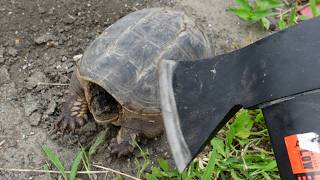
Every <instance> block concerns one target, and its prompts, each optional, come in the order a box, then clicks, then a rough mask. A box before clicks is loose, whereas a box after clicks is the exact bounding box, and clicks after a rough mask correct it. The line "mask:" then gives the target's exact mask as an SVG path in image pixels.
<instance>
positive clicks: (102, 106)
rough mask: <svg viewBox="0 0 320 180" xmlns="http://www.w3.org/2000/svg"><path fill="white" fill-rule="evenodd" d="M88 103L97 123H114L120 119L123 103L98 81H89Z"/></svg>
mask: <svg viewBox="0 0 320 180" xmlns="http://www.w3.org/2000/svg"><path fill="white" fill-rule="evenodd" d="M86 89H87V93H85V94H86V98H87V103H88V106H89V110H90V112H91V113H92V115H93V117H94V118H95V120H96V122H97V123H100V124H104V123H113V122H115V121H117V120H118V118H119V115H120V112H121V105H120V104H119V103H118V102H117V100H116V99H115V98H113V97H112V96H111V95H110V94H109V93H108V92H107V91H106V90H105V89H103V88H102V87H101V86H99V85H98V84H96V83H90V82H89V83H88V86H87V88H86Z"/></svg>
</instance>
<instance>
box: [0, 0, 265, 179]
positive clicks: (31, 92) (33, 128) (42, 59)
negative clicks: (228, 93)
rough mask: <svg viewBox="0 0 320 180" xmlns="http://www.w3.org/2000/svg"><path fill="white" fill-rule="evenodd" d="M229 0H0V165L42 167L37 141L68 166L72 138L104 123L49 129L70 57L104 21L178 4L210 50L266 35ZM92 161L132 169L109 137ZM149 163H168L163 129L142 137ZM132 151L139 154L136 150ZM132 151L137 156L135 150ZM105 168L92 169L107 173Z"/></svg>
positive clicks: (84, 137) (83, 140)
mask: <svg viewBox="0 0 320 180" xmlns="http://www.w3.org/2000/svg"><path fill="white" fill-rule="evenodd" d="M232 2H233V1H231V0H228V1H226V0H198V1H194V0H175V1H173V0H108V1H107V0H105V1H103V0H80V1H79V0H78V1H76V0H54V1H53V0H41V1H40V0H11V1H9V0H3V1H0V168H18V169H43V165H44V164H45V163H46V158H45V157H44V156H43V153H42V152H41V146H42V145H44V144H46V145H48V146H49V147H50V148H52V149H53V150H54V151H55V152H57V153H58V154H59V155H60V157H61V159H62V161H63V162H64V163H65V164H66V166H67V167H69V165H70V163H71V162H72V160H73V158H74V156H75V154H76V153H77V152H78V151H79V144H82V145H83V146H88V145H90V143H92V140H93V139H94V137H95V136H96V135H97V133H98V132H99V131H100V130H101V129H103V128H105V127H103V126H97V125H96V124H94V123H89V124H87V125H86V126H85V127H83V128H82V129H80V130H79V131H77V132H76V133H75V134H70V135H66V136H61V134H53V135H52V134H50V133H49V132H50V130H51V129H52V125H53V123H54V122H55V121H56V120H57V117H58V115H59V113H60V110H61V105H62V103H63V93H64V91H65V90H66V89H67V86H66V85H67V84H68V83H69V79H70V76H71V72H72V70H73V67H74V65H75V64H76V61H77V60H79V59H80V58H81V55H82V54H83V52H84V50H85V48H86V47H87V46H88V44H89V43H90V42H91V41H92V40H93V39H95V38H96V37H97V36H98V35H99V34H100V33H101V32H102V31H103V30H104V29H105V28H106V27H108V26H109V25H111V24H112V23H113V22H115V21H116V20H117V19H119V18H121V17H122V16H124V15H126V14H128V13H129V12H132V11H135V10H138V9H142V8H146V7H164V6H165V7H172V8H174V9H180V10H184V11H186V12H187V14H189V15H190V16H192V17H193V18H194V19H196V22H197V24H199V25H201V26H202V27H203V28H204V29H205V30H206V32H207V33H208V34H210V37H211V40H212V43H213V45H214V46H215V48H216V54H222V53H225V52H229V51H232V50H234V49H237V48H240V47H243V46H245V45H247V44H250V43H251V42H253V41H255V40H257V39H260V38H261V37H263V36H265V35H267V34H268V33H266V32H264V31H263V30H262V29H261V28H259V26H256V25H252V24H248V23H244V22H241V21H240V20H239V19H238V18H236V17H235V16H233V15H232V14H229V13H227V12H226V9H227V8H228V7H230V6H231V5H232V4H233V3H232ZM114 134H115V130H111V132H110V134H109V136H108V139H107V142H106V143H105V144H104V145H103V146H101V147H100V148H99V149H98V152H97V154H96V155H95V156H94V157H93V160H92V161H93V162H95V163H97V164H101V165H103V166H105V167H110V168H113V169H117V170H120V171H123V172H126V173H128V174H132V175H135V174H136V171H137V169H136V165H135V163H134V157H132V158H122V159H116V158H112V157H111V156H110V148H109V142H110V141H109V140H110V139H111V137H112V136H113V135H114ZM142 147H143V148H146V149H148V151H149V153H150V158H151V160H152V163H155V160H156V159H157V158H158V157H162V158H164V159H168V160H169V161H170V162H171V163H172V157H171V156H170V150H169V149H168V145H167V143H166V139H165V135H163V136H162V137H159V138H157V139H156V140H151V141H148V142H147V143H145V144H142ZM136 154H139V153H138V152H136ZM136 157H137V156H136ZM45 176H46V175H45V174H36V173H22V172H21V173H18V172H15V173H9V172H5V171H0V179H44V178H45ZM112 177H114V175H113V174H107V175H106V176H105V175H103V176H98V179H103V178H106V179H111V178H112Z"/></svg>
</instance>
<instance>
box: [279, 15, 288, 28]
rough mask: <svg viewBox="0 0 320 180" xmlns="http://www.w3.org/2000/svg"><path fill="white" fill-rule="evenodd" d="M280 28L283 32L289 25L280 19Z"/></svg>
mask: <svg viewBox="0 0 320 180" xmlns="http://www.w3.org/2000/svg"><path fill="white" fill-rule="evenodd" d="M278 27H279V29H280V30H281V31H282V30H284V29H285V28H287V23H286V22H285V21H284V20H283V18H282V17H280V19H279V22H278Z"/></svg>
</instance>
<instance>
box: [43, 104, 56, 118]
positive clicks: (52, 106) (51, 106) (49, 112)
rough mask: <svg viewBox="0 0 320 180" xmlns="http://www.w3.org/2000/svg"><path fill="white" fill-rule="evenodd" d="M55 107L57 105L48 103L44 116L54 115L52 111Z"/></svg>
mask: <svg viewBox="0 0 320 180" xmlns="http://www.w3.org/2000/svg"><path fill="white" fill-rule="evenodd" d="M56 107H57V103H56V102H55V101H50V103H49V104H48V109H47V111H46V112H45V114H47V115H51V114H53V113H54V111H55V110H56Z"/></svg>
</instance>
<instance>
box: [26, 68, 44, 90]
mask: <svg viewBox="0 0 320 180" xmlns="http://www.w3.org/2000/svg"><path fill="white" fill-rule="evenodd" d="M45 79H46V75H45V74H44V73H43V72H34V73H33V74H32V75H31V76H30V77H29V78H28V79H27V85H26V87H27V88H28V89H33V88H35V87H36V86H37V85H38V83H39V82H45Z"/></svg>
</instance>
